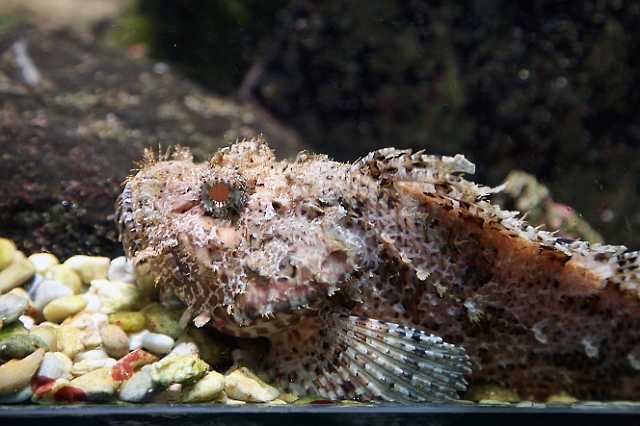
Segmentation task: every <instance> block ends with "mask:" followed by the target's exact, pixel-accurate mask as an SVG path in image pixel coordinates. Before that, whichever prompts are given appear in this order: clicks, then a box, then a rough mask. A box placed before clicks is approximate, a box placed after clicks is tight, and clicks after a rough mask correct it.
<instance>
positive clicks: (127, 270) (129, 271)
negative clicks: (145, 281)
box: [107, 256, 136, 284]
mask: <svg viewBox="0 0 640 426" xmlns="http://www.w3.org/2000/svg"><path fill="white" fill-rule="evenodd" d="M107 278H108V279H109V281H119V282H123V283H130V284H133V283H135V282H136V276H135V275H134V269H133V263H131V261H130V260H128V259H127V258H126V257H124V256H120V257H116V258H115V259H113V260H112V261H111V264H110V265H109V271H108V272H107Z"/></svg>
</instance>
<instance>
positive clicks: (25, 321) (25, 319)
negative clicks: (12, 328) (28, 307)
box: [18, 315, 36, 330]
mask: <svg viewBox="0 0 640 426" xmlns="http://www.w3.org/2000/svg"><path fill="white" fill-rule="evenodd" d="M18 321H20V322H21V323H22V325H23V326H24V328H26V329H27V330H31V329H32V328H33V326H34V325H36V320H34V319H33V318H31V317H30V316H29V315H20V317H18Z"/></svg>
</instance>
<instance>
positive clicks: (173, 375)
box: [151, 355, 209, 388]
mask: <svg viewBox="0 0 640 426" xmlns="http://www.w3.org/2000/svg"><path fill="white" fill-rule="evenodd" d="M208 370H209V365H208V364H207V363H206V362H204V361H203V360H201V359H200V358H198V357H197V356H196V355H172V356H168V357H165V358H163V359H161V360H160V361H158V362H155V363H153V364H152V365H151V378H152V379H153V381H154V383H156V384H158V385H159V386H161V387H163V388H165V387H167V386H169V385H171V384H173V383H180V384H188V383H192V382H195V381H197V380H199V379H200V378H201V377H203V376H204V375H205V374H206V373H207V371H208Z"/></svg>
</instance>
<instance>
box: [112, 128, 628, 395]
mask: <svg viewBox="0 0 640 426" xmlns="http://www.w3.org/2000/svg"><path fill="white" fill-rule="evenodd" d="M473 171H474V166H473V164H471V163H470V162H468V161H467V160H466V159H465V158H464V157H462V156H456V157H437V156H428V155H424V154H422V153H411V152H410V151H400V150H395V149H393V148H389V149H384V150H380V151H376V152H373V153H371V154H369V155H368V156H366V157H364V158H362V159H360V160H358V161H357V162H355V163H353V164H344V163H338V162H334V161H330V160H329V159H328V158H327V157H325V156H320V155H312V154H307V153H301V154H299V155H298V157H297V159H296V160H295V161H291V162H289V161H277V160H276V159H275V158H274V156H273V154H272V152H271V151H270V150H269V148H268V146H267V145H266V144H265V143H264V142H263V141H260V140H251V141H245V142H241V143H237V144H235V145H232V146H230V147H228V148H225V149H222V150H220V151H219V152H217V153H215V154H214V155H213V157H212V159H211V161H210V162H209V163H208V164H194V163H193V162H192V160H191V158H190V154H189V153H188V151H185V150H181V149H178V150H176V152H175V153H174V154H172V155H168V156H166V157H163V158H161V159H159V160H157V159H154V158H153V157H152V156H149V158H148V159H147V160H146V161H145V163H144V164H143V165H142V168H141V170H140V171H139V172H138V173H137V174H136V175H135V176H133V177H131V178H130V179H129V180H128V181H127V182H126V184H125V188H124V191H123V194H122V196H121V197H120V200H119V204H118V209H119V212H118V218H119V219H118V220H119V223H120V226H121V238H122V241H123V244H124V247H125V250H126V251H127V254H128V255H129V256H130V257H132V258H133V259H134V261H135V262H136V263H137V264H138V265H139V264H142V263H147V264H149V265H150V266H151V271H153V273H155V274H156V275H157V282H158V285H161V286H168V287H170V288H171V289H172V290H173V291H174V292H175V293H176V294H177V295H178V296H179V297H180V298H182V299H183V300H184V301H185V302H186V304H187V306H188V307H189V310H190V315H191V316H192V317H193V318H194V322H195V324H196V325H198V326H202V325H203V324H206V323H208V322H210V323H211V324H213V326H215V327H216V328H218V329H219V330H221V331H223V332H226V333H230V334H234V335H237V336H245V337H250V336H267V337H269V338H270V340H271V342H272V349H271V352H270V354H269V358H268V359H267V360H266V361H267V369H268V371H269V372H270V373H271V374H272V375H273V376H274V377H275V379H276V380H279V381H280V383H281V384H282V385H283V386H285V387H289V388H291V389H294V390H298V391H313V392H319V393H321V394H323V395H327V396H329V397H353V396H361V397H365V398H366V397H368V396H372V397H376V396H380V393H377V392H378V391H377V390H374V391H372V390H371V389H372V386H371V384H370V383H369V382H371V381H373V382H375V383H378V382H376V381H375V380H374V379H372V378H371V377H368V376H367V375H366V374H367V373H365V374H361V375H360V376H362V377H364V378H357V379H353V377H352V375H351V374H350V373H349V371H352V370H354V369H355V370H358V369H360V370H359V371H360V372H362V371H364V369H366V367H367V365H368V364H369V363H368V361H370V360H371V359H375V358H376V357H381V356H382V353H388V352H385V350H386V349H388V347H382V346H381V347H380V348H377V347H376V348H377V349H380V351H378V350H377V349H376V350H372V345H374V346H375V344H377V343H376V342H378V343H380V342H382V341H383V340H384V339H383V337H384V336H389V335H390V334H389V333H392V334H393V333H396V334H397V335H401V334H402V335H406V336H407V338H410V336H413V339H414V340H415V341H422V342H423V343H424V345H427V346H428V345H436V346H434V347H435V348H436V349H434V351H435V352H438V351H440V350H441V351H442V353H445V354H446V355H445V356H444V359H445V360H449V361H444V362H443V363H444V364H443V365H444V366H445V367H446V368H445V370H446V369H449V370H448V371H453V370H456V369H457V370H456V371H457V373H456V374H463V372H464V371H467V370H466V369H465V368H464V366H462V367H461V365H463V364H460V363H458V364H456V362H457V361H455V360H456V359H457V360H460V359H462V358H460V356H462V355H461V354H460V353H459V352H456V349H451V348H449V347H448V346H447V347H444V346H438V345H441V343H433V342H432V341H431V340H430V339H431V338H430V337H425V336H426V335H424V334H421V333H420V332H419V331H416V330H408V329H405V328H402V327H400V328H396V326H395V325H393V324H391V325H388V324H386V325H385V324H383V323H379V322H378V321H383V322H384V321H387V322H390V323H394V324H400V325H401V326H409V327H418V329H419V330H425V331H426V332H428V333H433V334H435V335H437V336H439V337H441V338H442V339H444V340H445V341H446V342H448V343H451V344H455V345H456V346H457V347H462V348H464V350H466V353H467V354H469V356H470V357H471V359H472V361H473V364H472V369H473V373H472V374H471V375H470V376H469V378H470V379H471V381H472V382H476V383H482V382H490V383H497V384H500V385H504V386H507V387H509V388H512V389H515V390H516V391H518V392H519V393H520V395H521V396H522V397H526V398H537V399H542V398H545V397H547V396H548V395H549V394H551V393H554V392H559V391H568V392H569V393H571V394H573V395H575V396H577V397H579V398H598V399H608V398H623V399H640V299H639V297H640V284H639V283H640V281H639V280H638V276H637V274H636V270H637V269H636V268H637V265H638V262H637V257H638V256H637V253H634V252H632V253H625V248H624V247H622V246H603V245H589V244H588V243H585V242H580V241H568V240H565V239H560V238H556V237H555V236H554V234H552V233H549V232H544V231H539V230H537V229H534V228H532V227H530V226H528V225H527V224H526V223H525V222H524V221H522V220H521V219H519V218H518V216H517V213H514V212H508V211H502V210H500V209H499V208H498V207H495V206H494V205H492V204H491V203H490V202H489V201H487V200H488V198H489V197H490V195H491V193H492V192H493V191H492V190H491V189H490V188H486V187H481V186H478V185H476V184H474V183H471V182H469V181H467V180H465V179H463V178H462V177H461V176H460V175H461V174H463V173H473ZM220 182H223V183H224V182H227V183H228V188H226V189H224V190H221V189H220V188H219V187H218V186H216V187H215V189H214V185H218V184H219V183H220ZM207 191H209V192H207ZM228 194H233V196H231V195H229V197H228V200H229V201H228V203H227V204H224V203H222V204H220V205H218V206H217V207H216V205H214V204H215V203H213V202H212V201H211V200H212V199H213V200H214V201H215V200H218V199H221V200H223V199H225V197H226V196H227V195H228ZM334 314H335V315H334ZM348 315H354V316H357V317H358V318H361V319H362V320H361V319H357V318H355V317H349V316H348ZM367 319H371V320H370V321H369V320H367ZM381 324H382V325H381ZM354 330H355V331H354ZM358 330H359V331H358ZM371 330H377V331H375V332H371ZM407 330H408V331H407ZM367 333H369V334H367ZM372 333H373V334H372ZM376 333H378V334H376ZM416 333H417V334H416ZM365 334H366V335H367V336H370V338H366V337H363V336H365ZM374 335H375V336H374ZM371 336H373V337H371ZM381 336H383V337H381ZM378 338H379V339H378ZM385 338H386V337H385ZM376 339H378V340H376ZM392 340H393V339H392ZM389 341H390V340H388V339H387V340H384V342H386V343H388V342H389ZM353 342H356V343H358V342H359V343H362V344H363V345H365V346H362V347H359V346H357V345H355V346H354V343H353ZM359 343H358V344H359ZM386 343H380V344H381V345H383V346H384V344H386ZM421 344H422V343H421ZM367 345H368V346H367ZM402 345H404V346H403V347H404V348H405V349H406V348H407V347H408V346H407V345H406V342H405V343H402ZM442 345H444V344H442ZM427 346H425V348H426V347H427ZM354 347H356V350H355V351H354V350H353V348H354ZM429 347H431V346H429ZM357 348H360V349H361V351H360V352H358V350H357ZM400 352H402V351H400ZM427 352H429V351H428V350H427ZM435 352H434V353H435ZM391 354H392V355H397V353H395V352H393V351H392V352H391ZM402 354H405V355H406V352H402ZM436 355H437V354H436ZM436 355H434V356H436ZM403 356H404V355H402V356H401V355H398V358H397V359H396V361H398V360H399V359H400V358H402V359H403V360H405V359H404V358H403ZM438 356H440V355H438ZM440 358H442V357H440ZM345 359H346V361H345ZM336 360H338V361H336ZM405 361H406V363H407V365H408V366H409V365H413V364H411V362H412V361H411V360H410V359H406V360H405ZM398 362H399V361H398ZM403 362H404V361H403ZM448 362H450V363H448ZM394 365H395V364H394ZM401 365H402V363H401ZM416 365H417V364H416ZM396 367H397V366H396ZM397 368H399V370H398V371H400V372H401V373H399V375H403V374H404V375H405V376H406V377H407V378H408V379H407V380H409V381H411V382H412V383H413V382H415V380H416V379H415V377H414V376H412V375H411V374H410V372H407V371H408V370H411V368H410V367H406V368H404V367H402V366H401V367H397ZM416 368H417V367H416ZM412 371H413V370H412ZM371 374H374V375H375V374H376V372H373V373H371ZM448 374H449V373H447V372H446V371H445V372H444V373H442V375H440V376H438V377H436V378H435V379H434V382H439V381H443V380H444V381H446V380H448V379H447V377H449V376H447V375H448ZM451 377H453V376H451ZM455 377H456V378H455V379H452V380H454V381H456V386H458V385H460V383H461V382H460V381H459V380H458V379H459V376H455ZM399 380H400V379H399ZM403 383H404V382H403ZM458 388H459V389H463V388H464V386H461V387H460V386H458ZM439 389H442V388H439ZM381 392H382V395H384V392H383V391H381ZM369 394H372V395H369ZM450 396H451V394H450V393H448V394H446V395H445V397H450ZM445 397H443V398H445ZM412 398H413V397H411V398H409V399H410V400H412ZM416 398H418V399H419V395H418V397H416ZM436 399H437V398H436Z"/></svg>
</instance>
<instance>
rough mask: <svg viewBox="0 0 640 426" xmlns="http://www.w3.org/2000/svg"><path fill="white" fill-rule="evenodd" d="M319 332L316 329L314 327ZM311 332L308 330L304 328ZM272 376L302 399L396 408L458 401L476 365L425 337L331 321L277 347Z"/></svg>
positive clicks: (344, 319)
mask: <svg viewBox="0 0 640 426" xmlns="http://www.w3.org/2000/svg"><path fill="white" fill-rule="evenodd" d="M312 321H313V322H315V323H322V325H321V326H320V324H315V326H314V327H313V328H311V325H312V324H311V323H312ZM305 325H306V326H309V327H306V328H305V327H304V326H305ZM269 364H270V368H269V370H268V371H269V373H270V374H271V375H272V376H274V378H275V379H276V380H279V381H280V384H281V385H282V386H283V387H285V388H289V389H290V390H293V391H296V392H298V393H300V394H317V395H321V396H323V397H326V398H329V399H336V400H337V399H350V398H356V399H360V400H372V399H377V400H386V401H395V402H417V401H441V400H450V399H457V397H458V392H460V391H464V390H465V389H466V385H467V383H466V381H465V379H464V375H465V374H468V373H470V372H471V361H470V359H469V358H468V357H467V355H466V354H465V351H464V349H463V348H462V347H458V346H455V345H451V344H449V343H446V342H444V341H443V340H442V339H441V338H439V337H437V336H434V335H430V334H427V333H425V332H424V331H421V330H418V329H415V328H410V327H405V326H402V325H399V324H394V323H390V322H383V321H378V320H375V319H368V318H360V317H355V316H346V315H332V316H331V317H330V318H329V319H328V323H327V322H324V321H318V319H317V318H316V319H313V320H311V319H309V320H308V321H307V323H306V324H303V325H302V326H301V327H300V328H296V329H295V330H289V331H287V332H284V333H282V334H280V335H277V336H275V337H274V338H273V339H272V349H271V353H270V359H269Z"/></svg>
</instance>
